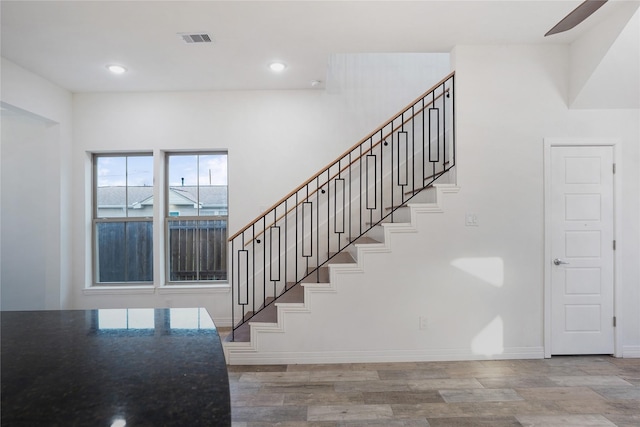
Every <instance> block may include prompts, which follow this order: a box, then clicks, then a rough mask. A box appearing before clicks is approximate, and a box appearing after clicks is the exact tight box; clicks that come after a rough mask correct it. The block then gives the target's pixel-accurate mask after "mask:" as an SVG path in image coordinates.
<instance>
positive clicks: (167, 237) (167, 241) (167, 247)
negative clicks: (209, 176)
mask: <svg viewBox="0 0 640 427" xmlns="http://www.w3.org/2000/svg"><path fill="white" fill-rule="evenodd" d="M211 155H224V156H225V158H226V164H227V165H228V164H229V153H228V152H227V151H225V150H211V151H209V150H197V151H166V152H165V153H164V188H163V193H164V206H163V208H164V209H163V212H164V215H163V216H164V221H163V222H164V230H163V232H164V265H165V268H164V270H165V271H164V274H165V286H189V285H220V284H228V283H229V266H228V259H229V258H228V256H229V248H228V245H227V240H226V238H225V239H224V242H223V245H222V247H223V248H224V251H225V254H224V256H223V260H224V261H223V266H224V269H225V274H226V278H225V279H204V280H203V279H190V280H172V278H171V231H170V224H171V223H172V222H177V221H220V220H224V221H225V222H226V224H227V227H226V228H227V231H226V233H225V234H226V236H227V237H228V231H229V183H228V171H227V185H226V200H227V206H226V211H227V214H226V215H188V216H180V215H175V212H174V210H171V209H170V201H171V196H170V191H171V188H172V186H171V185H170V182H169V179H170V167H169V162H170V159H171V157H178V156H198V161H197V162H196V163H197V165H198V171H197V172H196V174H197V176H199V167H200V162H199V156H211ZM197 187H198V200H197V202H198V207H197V213H198V214H199V213H200V210H201V209H202V208H201V207H200V194H199V193H200V191H199V187H200V183H199V182H198V183H197ZM196 227H197V223H196ZM196 230H197V231H196V232H197V234H198V240H197V241H198V242H200V230H201V229H200V228H196ZM195 247H196V251H197V252H198V253H197V254H196V256H195V259H196V263H197V269H196V271H197V274H198V275H199V274H200V272H201V270H200V254H199V248H200V244H196V245H195Z"/></svg>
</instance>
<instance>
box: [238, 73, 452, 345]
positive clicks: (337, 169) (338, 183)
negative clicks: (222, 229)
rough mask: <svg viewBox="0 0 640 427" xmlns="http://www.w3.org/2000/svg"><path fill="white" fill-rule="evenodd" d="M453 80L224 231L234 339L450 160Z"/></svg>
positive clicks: (317, 274) (447, 79)
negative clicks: (254, 215)
mask: <svg viewBox="0 0 640 427" xmlns="http://www.w3.org/2000/svg"><path fill="white" fill-rule="evenodd" d="M454 83H455V74H454V73H453V72H452V73H451V74H449V75H448V76H447V77H445V78H444V79H442V80H441V81H440V82H438V83H437V84H436V85H435V86H433V87H432V88H431V89H430V90H429V91H427V92H425V93H424V94H423V95H422V96H420V97H419V98H417V99H416V100H414V101H413V102H412V103H411V104H409V105H408V106H407V107H406V108H405V109H403V110H402V111H400V112H399V113H398V114H397V115H396V116H394V117H393V118H392V119H391V120H389V121H387V122H386V123H385V124H383V125H382V126H380V127H379V128H378V129H376V130H375V131H373V132H372V133H370V134H369V135H368V136H367V137H365V138H364V139H363V140H361V141H360V142H359V143H358V144H356V145H354V146H353V147H351V148H350V149H349V150H347V151H346V152H345V153H343V154H342V155H341V156H340V157H338V158H337V159H336V160H335V161H334V162H332V163H330V164H329V165H328V166H326V167H325V168H324V169H322V170H321V171H320V172H318V173H317V174H316V175H314V176H313V177H311V178H310V179H308V180H307V181H305V182H304V183H303V184H302V185H300V186H299V187H298V188H296V189H295V190H293V191H292V192H290V193H289V194H288V195H287V196H285V197H284V198H282V199H281V200H280V201H278V202H277V203H276V204H274V205H273V206H272V207H271V208H269V209H268V210H266V211H265V213H264V214H263V215H261V216H259V217H258V218H256V219H255V220H254V221H253V222H251V223H249V224H248V225H247V226H245V227H244V228H243V229H241V230H240V231H238V232H237V233H235V234H234V235H233V236H231V237H230V238H229V242H230V256H231V265H230V272H229V280H230V282H231V292H232V323H233V325H234V326H233V332H232V333H231V340H232V341H233V340H235V331H236V329H237V328H238V327H240V326H241V325H242V324H244V323H246V322H248V321H249V320H250V319H251V318H252V317H253V316H255V315H256V314H258V313H259V312H261V311H262V310H264V309H265V308H266V307H268V306H269V305H271V304H273V303H274V302H275V301H276V300H277V298H279V297H280V296H282V295H284V294H285V293H286V292H288V291H289V290H290V289H292V288H293V287H294V286H295V285H297V284H299V283H301V282H302V281H303V280H305V279H307V280H310V279H313V280H314V281H315V282H319V281H320V267H322V266H324V265H325V264H327V263H328V262H329V261H330V260H331V259H332V258H333V257H334V256H336V255H337V254H338V253H340V252H341V251H343V250H344V249H345V248H347V247H348V246H349V245H350V244H351V243H352V242H353V241H355V240H356V239H358V238H359V237H362V236H363V235H364V234H365V233H366V232H368V231H369V230H371V229H372V228H373V227H375V226H377V225H378V224H380V223H381V222H383V221H391V222H393V214H394V212H395V211H396V210H397V209H398V208H400V207H402V206H403V205H406V203H407V202H408V201H409V200H411V199H412V198H413V197H415V196H416V195H417V194H419V193H420V192H421V191H422V190H424V189H426V188H428V187H430V186H431V185H432V184H433V182H434V181H436V180H437V179H438V178H440V177H441V176H442V175H444V174H445V173H446V172H448V171H449V170H450V169H451V168H453V167H454V166H455V114H454V111H455V102H454V96H453V95H454ZM267 285H269V286H267Z"/></svg>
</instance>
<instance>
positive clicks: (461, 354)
mask: <svg viewBox="0 0 640 427" xmlns="http://www.w3.org/2000/svg"><path fill="white" fill-rule="evenodd" d="M226 350H227V364H229V365H281V364H331V363H389V362H439V361H460V360H506V359H543V358H544V349H543V348H542V347H512V348H506V349H505V350H504V352H503V353H501V354H496V355H491V356H485V355H478V354H473V353H471V352H469V350H468V349H434V350H385V351H327V352H265V351H260V352H253V351H250V350H249V349H248V348H245V349H243V350H244V351H243V350H241V351H238V352H235V351H234V349H232V348H227V349H226ZM247 350H249V351H247Z"/></svg>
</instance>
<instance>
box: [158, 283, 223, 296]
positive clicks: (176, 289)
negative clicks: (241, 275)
mask: <svg viewBox="0 0 640 427" xmlns="http://www.w3.org/2000/svg"><path fill="white" fill-rule="evenodd" d="M230 290H231V285H230V284H229V283H220V284H207V285H197V284H195V283H193V284H184V285H165V286H160V287H159V288H158V293H159V294H200V293H205V294H212V293H218V292H224V293H227V292H229V291H230Z"/></svg>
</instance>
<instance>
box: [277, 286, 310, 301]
mask: <svg viewBox="0 0 640 427" xmlns="http://www.w3.org/2000/svg"><path fill="white" fill-rule="evenodd" d="M280 302H285V303H298V302H304V288H303V287H302V286H300V285H299V284H296V285H294V286H293V287H292V288H291V289H289V290H288V291H287V292H285V293H284V294H283V295H282V296H280V298H278V300H277V301H276V303H280Z"/></svg>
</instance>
